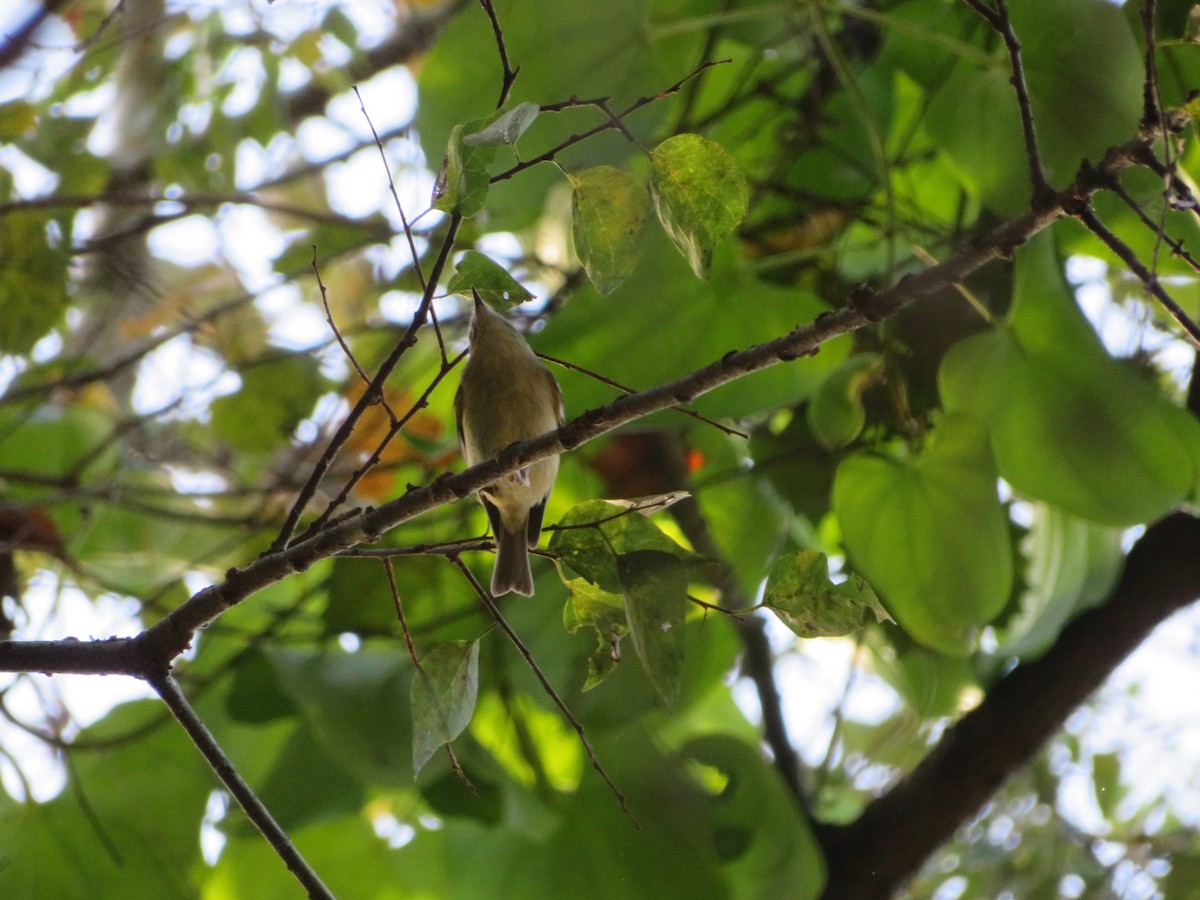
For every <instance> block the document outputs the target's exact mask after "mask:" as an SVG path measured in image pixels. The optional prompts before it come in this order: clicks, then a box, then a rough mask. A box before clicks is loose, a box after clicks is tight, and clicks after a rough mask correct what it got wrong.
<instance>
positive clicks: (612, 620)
mask: <svg viewBox="0 0 1200 900" xmlns="http://www.w3.org/2000/svg"><path fill="white" fill-rule="evenodd" d="M563 581H564V582H565V583H566V585H567V590H568V591H570V592H571V596H570V599H568V600H567V605H566V606H565V607H564V608H563V625H564V626H566V629H567V631H569V632H570V633H571V634H574V633H575V632H577V631H579V629H581V628H592V629H594V630H595V632H596V648H595V650H593V651H592V654H591V655H590V656H589V657H588V660H587V668H588V674H587V680H586V681H585V682H584V684H583V689H584V690H585V691H590V690H591V689H592V688H594V687H595V686H596V685H598V684H599V683H600V682H601V681H603V680H604V679H605V678H606V677H607V676H608V675H609V674H610V673H611V672H612V670H613V669H614V668H616V665H617V662H618V661H619V659H620V650H619V642H620V640H621V638H623V637H624V636H625V635H626V634H627V633H628V632H629V622H628V620H627V619H626V616H625V600H624V598H623V597H622V596H621V595H620V594H610V593H609V592H608V591H605V590H602V589H601V588H599V587H597V586H596V585H594V584H592V583H591V582H589V581H588V580H587V579H586V578H571V579H563Z"/></svg>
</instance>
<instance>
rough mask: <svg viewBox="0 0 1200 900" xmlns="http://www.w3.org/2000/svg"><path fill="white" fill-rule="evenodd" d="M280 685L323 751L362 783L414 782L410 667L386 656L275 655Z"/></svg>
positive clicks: (271, 655) (397, 656) (391, 653)
mask: <svg viewBox="0 0 1200 900" xmlns="http://www.w3.org/2000/svg"><path fill="white" fill-rule="evenodd" d="M266 655H267V658H268V659H269V660H270V661H271V664H272V665H273V666H274V668H275V674H276V677H277V678H278V683H279V686H280V688H281V689H282V690H283V692H284V693H285V694H286V695H287V697H288V699H289V700H290V701H291V703H292V705H293V706H294V707H295V708H296V709H298V710H299V711H300V715H301V716H302V717H303V718H304V721H305V722H306V723H307V725H308V727H309V728H310V729H311V730H312V733H313V736H314V737H315V738H316V740H317V742H318V744H320V746H321V748H322V749H323V750H324V751H325V753H326V754H327V755H328V756H329V757H330V758H332V759H336V760H337V761H338V764H339V765H340V766H341V767H342V768H344V769H345V770H346V771H347V772H349V773H350V774H351V775H353V776H355V777H356V778H358V779H359V780H362V781H367V782H372V783H376V784H384V785H391V786H395V787H400V788H404V787H409V786H411V784H412V780H413V774H412V769H411V765H412V754H411V752H410V748H411V747H412V737H411V732H410V728H411V723H412V716H411V712H410V710H411V707H410V706H409V691H410V685H409V683H408V680H409V678H410V677H411V673H412V664H411V662H410V661H409V660H408V657H407V655H406V654H404V653H403V651H401V652H397V651H396V648H395V647H391V648H389V649H388V650H387V651H386V652H375V651H367V650H359V651H358V652H357V653H353V654H350V653H341V652H336V651H331V652H324V651H303V650H271V651H267V654H266Z"/></svg>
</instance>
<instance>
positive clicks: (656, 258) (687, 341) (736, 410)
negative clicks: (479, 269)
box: [532, 228, 851, 425]
mask: <svg viewBox="0 0 1200 900" xmlns="http://www.w3.org/2000/svg"><path fill="white" fill-rule="evenodd" d="M643 237H644V239H645V244H646V246H645V248H644V252H643V255H642V260H641V262H640V263H639V265H638V267H637V271H636V272H634V273H633V275H632V276H631V277H630V279H629V280H628V281H626V282H625V283H624V284H623V285H621V286H620V287H619V288H618V289H617V290H615V291H614V292H613V293H612V294H610V295H609V296H608V297H606V298H603V299H601V298H600V296H599V294H597V293H596V291H595V289H594V288H593V287H592V286H591V284H590V282H589V283H588V284H587V285H586V286H584V287H582V288H581V289H580V290H579V291H578V292H577V293H576V294H574V295H573V296H572V299H571V302H570V303H568V304H566V305H565V306H563V307H561V308H560V309H558V310H557V311H556V312H555V314H554V316H553V317H552V318H551V320H550V321H549V322H548V323H547V324H546V327H545V328H544V329H543V330H542V331H540V332H538V334H537V335H535V336H534V338H533V340H532V343H533V345H534V347H535V349H538V350H543V351H545V352H546V353H549V354H551V355H553V356H557V357H558V358H560V359H569V360H571V362H573V363H575V364H576V365H579V366H585V367H587V368H589V369H591V370H592V371H595V372H603V373H604V374H605V375H606V376H607V377H609V378H611V379H613V380H614V381H619V382H621V383H622V384H627V385H629V386H630V387H635V388H641V387H650V386H652V385H656V384H663V383H664V382H667V381H671V380H673V379H676V378H679V377H680V376H681V375H684V374H686V373H688V372H691V371H692V370H694V369H697V368H699V367H700V366H703V365H707V364H708V363H710V362H714V361H716V360H718V359H720V358H721V357H722V356H724V355H725V354H726V353H728V352H729V351H730V350H737V349H743V348H745V347H749V346H751V345H753V344H759V343H762V342H763V341H768V340H771V339H773V338H776V337H779V335H781V334H784V333H786V332H788V331H790V330H792V329H793V328H795V327H796V326H797V325H799V324H801V323H804V322H811V321H812V320H813V319H815V318H816V317H817V316H819V315H820V314H821V313H822V312H825V311H827V310H828V307H827V306H825V304H824V303H822V302H821V301H820V300H819V299H817V297H816V296H815V295H813V294H812V293H810V292H809V291H807V290H805V289H804V288H801V287H795V286H791V285H789V286H787V287H782V286H780V285H778V284H772V283H771V282H769V281H764V280H763V279H761V278H758V277H757V276H756V275H755V273H754V271H753V269H752V268H751V265H750V264H749V263H748V262H747V261H746V260H745V259H744V258H743V257H742V256H741V254H740V253H739V252H738V248H737V247H736V246H734V245H733V244H732V243H730V242H726V243H725V244H722V245H721V246H720V247H718V248H717V250H716V252H715V254H714V256H713V267H712V273H711V277H710V280H709V281H708V282H707V283H706V282H703V281H701V280H699V279H698V278H696V277H695V275H694V274H693V273H692V271H691V269H689V268H688V266H687V263H686V262H685V261H684V259H683V257H682V256H680V255H679V254H677V253H676V252H675V251H674V250H673V249H672V248H671V246H670V244H669V242H668V240H667V238H666V235H664V234H663V233H662V232H661V230H659V229H657V228H647V229H645V231H644V233H643ZM656 298H670V302H664V301H663V300H662V299H656ZM616 325H619V327H616ZM850 344H851V340H850V337H849V336H845V337H841V338H837V339H836V340H834V341H831V342H829V343H827V344H825V345H824V346H822V347H821V352H820V353H818V354H817V355H816V356H814V357H807V358H804V359H798V360H795V361H794V362H790V363H788V364H787V365H779V366H771V367H769V368H767V369H764V370H762V371H759V372H755V373H753V374H751V375H748V376H746V377H745V378H739V379H738V380H736V381H734V382H733V383H731V384H727V385H724V386H723V387H720V388H718V389H717V390H715V391H712V392H711V393H708V394H705V395H704V396H702V397H699V398H697V400H696V401H695V403H694V404H690V405H691V406H692V407H693V408H694V409H696V410H697V411H699V412H701V413H703V414H704V415H707V416H711V417H715V418H722V417H730V418H738V419H743V418H747V417H750V416H753V415H754V414H755V413H759V412H762V411H764V410H769V409H773V408H775V407H778V406H782V405H793V404H796V403H799V402H800V401H802V400H804V399H805V398H807V397H808V396H809V395H810V394H811V393H812V391H814V390H815V389H816V387H817V386H818V385H819V384H820V382H821V380H822V379H823V378H824V377H825V373H827V372H828V371H830V370H831V369H833V368H835V367H836V366H837V365H838V364H839V363H840V362H841V361H842V360H843V359H844V358H845V355H846V352H847V350H848V349H849V348H850ZM558 378H559V383H560V384H561V385H562V389H563V396H564V397H565V398H566V402H567V406H568V410H569V411H574V413H573V414H578V413H580V412H582V411H584V410H585V409H590V408H592V407H595V406H603V405H604V404H607V403H611V402H612V400H613V395H614V392H613V389H612V388H611V387H609V386H608V385H604V384H601V383H599V382H597V381H596V380H595V379H592V378H588V377H585V376H583V375H579V374H578V373H573V372H561V373H559V374H558ZM659 421H662V422H664V423H666V422H671V423H674V424H676V425H678V424H679V422H680V419H679V417H678V415H677V414H672V415H668V414H665V413H664V414H662V415H661V416H660V417H659Z"/></svg>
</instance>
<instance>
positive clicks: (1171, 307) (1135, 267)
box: [1075, 203, 1200, 347]
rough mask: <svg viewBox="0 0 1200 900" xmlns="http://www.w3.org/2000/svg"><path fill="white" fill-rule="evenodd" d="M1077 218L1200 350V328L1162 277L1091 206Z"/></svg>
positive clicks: (1087, 206)
mask: <svg viewBox="0 0 1200 900" xmlns="http://www.w3.org/2000/svg"><path fill="white" fill-rule="evenodd" d="M1075 215H1076V216H1077V217H1078V218H1079V221H1081V222H1082V223H1083V224H1084V226H1086V228H1087V229H1088V231H1090V232H1091V233H1092V234H1094V235H1096V237H1098V238H1099V239H1100V240H1101V241H1102V242H1103V243H1104V245H1105V246H1107V247H1108V249H1110V250H1111V251H1112V252H1113V253H1115V254H1116V255H1117V256H1118V257H1119V258H1120V260H1121V262H1123V263H1124V264H1125V266H1126V267H1127V268H1128V269H1129V271H1130V272H1132V273H1133V274H1134V275H1136V276H1137V277H1138V278H1139V279H1140V280H1141V282H1142V284H1143V285H1145V288H1146V290H1147V291H1148V292H1149V293H1150V294H1152V295H1153V296H1154V298H1155V299H1157V300H1158V302H1159V303H1161V304H1162V305H1163V308H1164V309H1166V311H1167V312H1168V313H1169V314H1170V315H1171V318H1173V319H1174V320H1175V321H1176V322H1178V323H1179V326H1180V327H1181V328H1182V329H1183V330H1184V331H1185V332H1186V333H1187V336H1188V337H1189V338H1190V339H1191V341H1192V343H1193V344H1195V345H1196V347H1200V327H1198V326H1197V325H1196V323H1195V322H1193V321H1192V320H1191V318H1190V317H1189V316H1188V314H1187V313H1186V312H1184V311H1183V309H1182V307H1180V305H1179V304H1178V303H1176V302H1175V300H1174V298H1172V297H1171V295H1170V294H1168V293H1167V291H1166V288H1164V287H1163V286H1162V282H1160V281H1159V280H1158V277H1157V276H1156V275H1155V274H1154V273H1153V272H1152V271H1150V269H1148V268H1147V267H1146V266H1145V265H1143V263H1142V261H1141V260H1140V259H1138V258H1137V254H1136V253H1134V252H1133V250H1131V249H1130V248H1129V246H1128V245H1127V244H1126V243H1125V242H1124V241H1122V240H1121V239H1120V238H1119V237H1117V236H1116V235H1115V234H1113V233H1112V232H1111V231H1109V230H1108V227H1107V226H1106V225H1105V224H1104V223H1103V222H1101V221H1100V219H1099V218H1098V217H1097V216H1096V214H1095V213H1094V212H1093V211H1092V207H1091V204H1090V203H1089V204H1084V205H1083V207H1082V208H1081V209H1079V210H1078V211H1076V212H1075Z"/></svg>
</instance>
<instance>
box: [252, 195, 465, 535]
mask: <svg viewBox="0 0 1200 900" xmlns="http://www.w3.org/2000/svg"><path fill="white" fill-rule="evenodd" d="M461 224H462V216H461V215H460V214H459V213H457V212H453V213H451V214H450V224H449V227H448V228H447V230H446V236H445V238H443V240H442V246H441V249H440V250H439V251H438V256H437V259H435V260H434V263H433V269H432V270H431V271H430V273H429V282H428V283H427V284H426V286H425V293H424V295H423V296H422V297H421V305H420V306H419V307H418V308H417V311H416V313H415V314H414V315H413V317H412V321H411V322H410V323H409V325H408V328H407V329H405V331H404V335H403V337H401V338H400V340H399V341H398V342H397V343H396V346H395V347H394V348H393V349H392V352H391V353H390V354H388V357H387V359H385V360H384V361H383V364H382V365H380V367H379V371H377V372H376V373H375V377H374V378H372V379H371V383H370V384H369V385H368V386H367V389H366V390H365V391H363V395H362V396H361V397H360V398H359V399H358V402H357V403H355V404H354V407H353V408H352V409H351V410H350V412H349V413H347V414H346V418H345V419H343V420H342V424H341V425H340V426H339V427H338V430H337V431H336V432H334V435H333V437H332V438H330V440H329V444H328V446H326V448H325V452H324V453H322V454H321V458H320V459H318V460H317V463H316V465H315V466H313V470H312V473H311V474H310V475H309V477H308V480H307V481H306V482H305V483H304V486H303V487H302V488H301V489H300V492H299V493H298V494H297V495H296V499H295V501H294V502H293V503H292V508H291V509H290V510H289V511H288V515H287V519H286V520H285V521H284V523H283V527H282V528H281V529H280V530H279V536H278V537H276V538H275V541H274V543H272V544H271V551H272V552H278V551H280V550H283V549H285V548H286V547H287V546H288V544H289V543H290V542H291V539H292V536H293V535H294V534H295V533H296V525H297V524H298V523H299V521H300V516H302V515H303V514H304V510H305V508H306V507H307V506H308V502H309V501H310V500H311V499H312V498H313V495H314V494H315V493H316V492H317V486H318V485H319V484H320V483H321V480H322V479H323V478H324V477H325V473H326V472H328V471H329V467H330V466H331V465H333V460H334V458H335V457H336V456H337V454H338V451H340V450H341V449H342V446H343V445H344V444H345V443H346V441H348V440H349V439H350V435H351V434H352V433H353V432H354V427H355V426H356V425H357V424H358V420H359V419H361V418H362V417H363V414H364V413H365V412H366V411H367V409H369V408H370V407H371V406H373V405H374V404H375V403H376V402H378V400H379V399H380V398H382V397H383V383H384V382H385V381H386V380H387V377H388V376H389V375H391V374H392V370H394V369H395V368H396V366H397V365H398V364H399V362H400V359H401V357H403V356H404V354H405V353H406V352H408V349H409V348H410V347H412V346H413V345H414V344H416V342H417V332H418V331H420V330H421V328H422V327H423V326H424V325H425V319H426V318H427V317H428V314H429V309H430V307H431V305H432V303H433V288H434V286H435V285H436V284H437V283H438V281H439V280H440V279H441V277H442V270H443V269H444V268H445V266H446V260H447V259H449V258H450V251H451V250H452V249H453V247H454V242H455V239H456V238H457V237H458V229H459V226H460V225H461Z"/></svg>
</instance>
